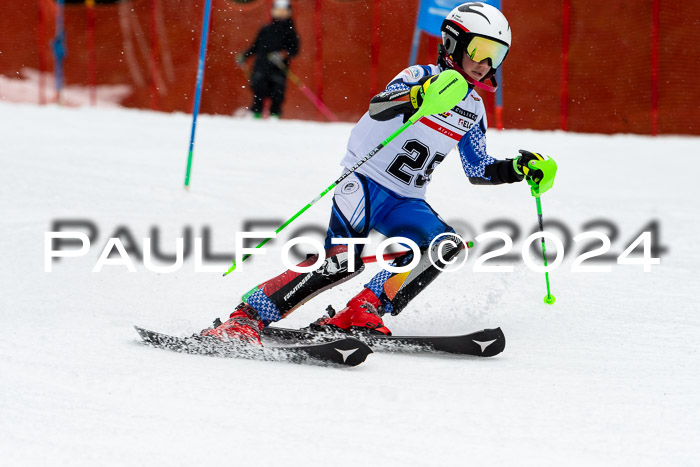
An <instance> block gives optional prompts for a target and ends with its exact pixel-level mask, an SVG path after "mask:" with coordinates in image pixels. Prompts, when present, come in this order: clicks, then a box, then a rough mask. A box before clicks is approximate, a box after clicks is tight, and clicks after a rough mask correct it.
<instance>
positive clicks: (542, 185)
mask: <svg viewBox="0 0 700 467" xmlns="http://www.w3.org/2000/svg"><path fill="white" fill-rule="evenodd" d="M530 165H531V166H532V167H531V169H530V170H532V168H535V169H540V168H544V169H545V170H543V173H544V177H543V179H542V180H541V181H540V182H539V183H537V182H535V181H533V180H528V181H527V183H528V184H529V185H530V193H531V194H532V196H533V197H534V198H535V202H536V203H537V220H538V222H539V225H540V233H542V234H544V221H543V220H542V202H541V201H540V195H541V194H542V193H544V192H545V191H547V190H549V189H550V188H552V184H553V183H554V176H555V175H556V173H557V164H556V162H554V159H552V158H548V159H547V160H541V161H531V162H530ZM540 238H541V239H542V260H543V261H544V267H545V268H546V267H547V255H546V251H547V249H546V247H545V244H544V235H542V236H541V237H540ZM544 279H545V282H546V283H547V295H545V297H544V302H545V303H546V304H547V305H554V301H555V300H556V299H555V298H554V295H552V292H551V290H550V287H549V271H545V272H544Z"/></svg>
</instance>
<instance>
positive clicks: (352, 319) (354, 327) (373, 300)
mask: <svg viewBox="0 0 700 467" xmlns="http://www.w3.org/2000/svg"><path fill="white" fill-rule="evenodd" d="M381 305H382V304H381V302H380V301H379V298H378V297H377V296H376V295H375V294H374V292H372V291H371V290H369V289H367V288H364V289H362V292H360V293H359V294H357V295H355V296H354V297H353V298H351V299H350V301H349V302H348V304H347V305H346V306H345V308H343V309H342V310H340V311H339V312H337V313H335V314H333V316H330V317H325V318H322V319H321V320H319V321H317V322H316V323H314V324H315V325H316V326H320V327H321V328H323V327H326V326H329V327H335V328H338V329H341V330H343V331H360V332H369V333H370V334H384V335H386V336H390V335H391V331H389V328H387V327H386V326H384V321H382V318H381V316H380V315H379V312H378V311H377V310H379V309H380V308H381ZM329 314H330V313H329ZM312 327H314V326H312Z"/></svg>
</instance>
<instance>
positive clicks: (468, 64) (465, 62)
mask: <svg viewBox="0 0 700 467" xmlns="http://www.w3.org/2000/svg"><path fill="white" fill-rule="evenodd" d="M463 57H464V58H462V69H463V70H464V71H465V72H466V73H467V74H468V75H469V77H470V78H472V79H474V80H476V81H481V80H482V79H484V76H486V73H488V72H489V71H491V64H490V63H489V59H488V58H485V59H483V60H482V61H480V62H475V61H474V60H472V59H471V58H469V55H467V54H463Z"/></svg>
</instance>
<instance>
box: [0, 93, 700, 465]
mask: <svg viewBox="0 0 700 467" xmlns="http://www.w3.org/2000/svg"><path fill="white" fill-rule="evenodd" d="M0 119H1V120H2V122H3V124H2V130H0V131H1V135H2V145H1V146H0V162H1V163H2V174H3V181H2V184H0V208H1V211H0V214H1V215H0V219H1V222H2V223H1V227H0V228H1V230H0V238H2V241H1V242H0V258H1V262H0V264H1V265H2V266H1V268H0V274H1V276H0V284H1V286H0V287H1V288H0V300H1V302H0V414H1V415H0V459H2V464H3V465H8V466H9V465H12V466H15V465H23V466H24V465H32V466H33V465H77V466H81V465H86V466H87V465H204V464H206V465H251V466H252V465H255V466H259V465H264V466H267V465H270V466H272V465H275V466H278V465H285V466H312V465H339V466H357V465H370V463H371V464H376V465H385V466H394V465H395V466H407V465H412V466H413V465H416V466H418V465H421V466H422V465H467V464H468V465H483V464H487V465H533V466H534V465H537V466H540V465H586V466H589V465H637V466H652V465H674V466H682V465H698V463H700V454H698V450H697V439H698V435H699V434H700V421H699V420H700V417H699V416H698V415H699V413H698V407H699V406H700V394H699V391H700V390H699V389H698V387H700V376H699V374H698V368H699V364H700V361H699V360H700V359H699V358H698V345H697V342H698V338H699V337H700V318H699V317H698V316H699V314H698V307H697V298H696V295H697V293H698V291H699V286H698V284H699V282H698V260H699V259H700V253H699V250H698V248H697V242H696V233H697V232H698V230H699V228H700V220H699V219H698V215H697V207H695V206H694V202H695V200H696V199H698V195H700V190H699V189H698V184H697V181H696V178H697V175H696V169H695V168H696V166H697V154H698V152H699V151H700V140H699V139H697V138H690V137H668V136H665V137H658V138H649V137H641V136H629V135H618V136H601V135H579V134H565V133H561V132H534V131H503V132H496V131H491V132H489V136H488V138H489V152H490V153H492V154H493V155H496V156H499V157H512V156H513V155H515V154H517V150H518V149H520V148H528V149H532V150H539V151H541V152H544V153H546V154H550V155H552V156H554V157H555V158H556V160H557V162H558V164H559V174H558V177H557V181H556V183H555V186H554V189H553V190H552V191H551V192H549V193H547V194H546V195H545V196H544V197H543V198H542V203H543V209H544V216H545V219H556V220H558V221H560V222H561V223H563V224H564V225H565V226H567V227H568V228H569V229H570V230H571V233H572V235H576V234H578V233H581V232H583V231H585V230H591V229H590V228H585V224H586V223H588V222H591V221H594V220H600V219H603V220H607V221H609V222H612V223H613V224H614V227H617V229H618V230H619V235H618V236H617V238H616V239H614V241H613V243H612V249H611V252H614V253H615V255H617V254H619V253H620V252H622V250H624V248H625V247H626V246H627V245H629V243H630V242H631V240H633V239H634V238H635V237H636V236H637V234H638V233H639V231H640V229H641V228H642V227H644V226H645V225H646V224H648V223H649V222H650V221H652V220H657V221H658V225H659V230H660V233H661V241H660V242H661V244H663V246H665V247H666V248H668V251H667V252H665V253H664V254H662V255H660V256H661V265H659V266H653V267H652V271H651V272H649V273H644V272H643V271H642V267H641V266H630V265H617V264H615V263H614V262H612V263H605V264H607V265H611V266H612V272H609V273H572V272H571V265H572V261H573V258H574V257H575V256H576V255H577V254H578V252H579V250H580V246H579V245H575V246H574V247H573V250H572V254H571V255H570V256H567V259H566V261H565V262H564V263H563V264H562V265H561V266H560V267H559V268H558V269H557V270H556V271H554V272H552V274H551V275H550V277H551V283H552V291H553V293H554V294H555V295H556V297H557V302H556V304H555V305H554V306H547V305H544V304H543V303H542V298H543V296H544V294H545V284H544V277H543V274H541V273H536V272H533V271H531V270H530V269H528V268H527V267H525V266H524V265H523V263H522V262H516V263H511V264H514V272H512V273H474V272H472V268H473V266H474V259H475V257H477V256H478V254H479V253H478V249H476V250H475V251H473V252H470V259H469V261H468V262H467V265H466V266H465V268H464V269H462V270H461V271H459V272H454V273H449V274H447V273H446V274H443V275H442V276H441V277H440V278H439V279H438V281H436V282H435V283H434V284H433V285H431V287H430V288H429V289H428V290H427V291H426V292H425V293H424V294H422V295H421V296H419V297H418V298H416V299H415V300H414V301H413V302H412V304H411V305H410V307H409V308H408V309H407V310H405V311H404V313H402V314H401V315H400V316H397V317H387V318H386V323H387V325H388V326H389V327H390V328H391V329H392V330H393V331H394V333H396V334H405V333H415V334H421V333H422V334H427V333H437V332H440V333H459V332H467V331H474V330H477V329H482V328H486V327H495V326H501V327H502V328H503V330H504V332H505V334H506V337H507V346H506V350H505V352H504V353H503V354H501V355H500V356H498V357H496V358H492V359H477V358H458V357H454V356H445V355H439V356H427V355H405V354H404V355H401V354H380V353H376V354H373V355H370V357H369V358H368V360H367V362H366V363H365V364H364V365H362V366H360V367H357V368H354V369H337V368H323V367H314V366H298V365H292V364H284V363H264V362H255V361H245V360H234V359H217V358H208V357H200V356H190V355H180V354H177V353H172V352H165V351H161V350H157V349H151V348H148V347H144V346H142V345H141V344H140V343H139V342H138V339H137V335H136V333H135V332H134V330H133V328H132V326H133V325H134V324H138V325H141V326H144V327H150V328H153V329H156V330H160V331H163V332H170V333H175V334H178V335H187V334H190V333H192V332H194V331H199V330H200V329H202V328H204V327H206V326H208V325H209V324H210V322H211V320H212V319H213V318H215V317H217V316H221V317H224V316H226V315H227V314H228V313H229V312H230V310H231V309H232V308H233V306H235V305H236V304H237V303H238V298H239V297H240V295H241V294H242V293H244V292H245V291H247V290H248V289H249V288H250V287H252V286H253V285H255V284H257V283H259V282H261V281H263V280H265V279H267V278H269V277H270V276H272V275H274V274H276V273H279V272H281V270H282V269H283V268H282V267H281V266H280V260H279V249H280V244H281V242H277V243H275V244H273V245H272V246H271V247H270V248H269V249H268V254H267V255H266V256H265V257H261V258H255V260H254V261H251V262H249V263H248V262H246V263H245V264H244V265H243V266H241V267H240V270H237V271H236V272H235V273H233V274H231V275H230V276H228V277H226V278H222V277H221V276H220V274H218V273H196V272H195V267H194V260H193V258H192V257H191V256H190V257H189V258H188V259H187V260H186V261H185V264H184V266H183V267H182V268H181V269H179V270H178V271H176V272H173V273H154V272H151V271H149V270H147V269H146V267H145V266H144V264H143V263H142V262H141V261H138V260H134V264H135V268H136V272H133V273H130V272H128V271H127V268H125V267H123V266H109V265H107V266H105V267H104V268H103V270H102V271H101V272H100V273H93V272H91V271H92V269H93V266H94V265H95V263H96V262H97V261H98V258H99V255H100V253H101V251H102V249H103V248H104V246H105V244H106V243H107V239H108V238H109V237H110V236H112V234H113V233H114V232H115V231H116V230H118V229H119V228H120V227H122V228H125V229H127V230H128V233H130V234H131V236H132V237H133V239H134V241H135V242H136V245H137V247H138V248H139V249H142V245H141V241H142V239H143V238H145V237H150V236H152V232H151V229H152V228H153V227H155V228H156V229H157V233H159V235H160V242H161V243H160V249H161V250H164V251H165V252H169V253H172V252H174V250H175V239H176V238H177V237H182V236H183V232H184V230H185V229H186V228H187V227H189V228H191V229H192V232H193V235H194V236H197V237H201V236H202V231H203V229H204V228H205V227H209V228H210V229H211V234H212V249H213V251H215V252H217V253H220V254H223V253H226V252H231V251H232V250H233V239H234V235H235V233H236V232H238V231H241V230H242V227H243V222H244V221H245V220H250V219H273V220H275V219H276V220H284V219H286V218H288V217H289V216H291V215H292V214H293V213H294V212H296V211H297V210H298V209H300V208H301V207H302V206H303V205H304V204H306V203H307V202H308V201H309V200H311V199H312V198H313V197H314V196H316V195H317V194H318V193H319V192H320V191H322V190H323V189H324V188H325V187H327V186H328V185H329V184H330V183H331V182H332V181H333V180H334V179H335V178H336V177H337V176H338V174H339V173H340V167H339V166H338V161H339V160H340V158H341V156H342V154H343V151H344V146H345V141H346V138H347V136H348V134H349V131H350V129H351V125H348V124H320V123H307V122H295V121H281V122H267V121H251V120H245V119H233V118H225V117H211V116H202V117H201V118H200V120H199V125H198V133H197V142H196V148H195V157H194V168H193V174H192V187H191V191H190V192H186V191H185V190H183V188H182V181H183V176H184V169H185V162H186V156H187V144H188V138H189V129H190V117H189V116H187V115H182V114H179V115H178V114H175V115H172V114H159V113H150V112H142V111H134V110H121V109H100V108H97V109H95V108H82V109H67V108H58V107H51V106H50V107H42V108H40V107H35V106H29V105H18V104H8V103H3V104H0ZM442 165H443V167H440V168H439V169H438V170H437V171H436V173H435V174H434V181H433V183H432V185H431V188H430V190H429V193H428V199H429V201H430V202H431V205H432V206H433V207H434V208H435V209H436V210H437V211H438V212H440V213H441V214H442V215H443V217H444V218H445V219H447V220H448V221H450V222H453V223H454V224H455V226H456V227H457V228H458V230H460V227H459V226H462V227H463V228H464V229H466V230H467V231H468V232H467V234H469V235H478V234H479V233H482V232H484V231H486V230H490V229H489V228H488V225H487V224H488V223H489V222H491V221H495V220H499V219H501V220H502V219H509V220H511V221H513V222H514V223H515V224H516V225H517V226H520V230H521V232H520V233H521V235H520V237H519V239H516V240H517V241H516V245H515V250H514V251H515V252H519V251H520V250H519V248H520V245H521V244H522V240H523V238H524V237H525V234H526V233H529V232H530V231H531V230H532V229H533V228H534V226H535V225H536V211H535V203H534V201H533V199H532V198H531V197H530V195H529V191H528V189H527V187H526V186H524V184H520V185H513V186H501V187H482V186H472V185H470V184H469V183H468V182H467V181H466V179H465V177H464V175H463V173H462V170H461V168H460V166H459V161H458V157H457V155H456V154H451V155H450V157H448V158H447V160H446V161H445V162H444V163H443V164H442ZM330 201H331V200H330V196H328V197H326V198H324V199H323V200H322V201H320V202H319V203H318V204H317V205H315V206H314V207H313V208H312V209H310V210H309V211H308V212H307V213H305V214H304V215H303V217H302V218H300V219H298V220H297V221H295V223H294V224H292V226H290V227H289V229H290V231H293V230H294V229H295V228H296V227H295V226H296V225H297V224H298V225H318V226H324V225H325V223H326V221H327V218H328V212H329V206H330ZM57 219H63V220H65V219H88V220H90V221H91V222H93V223H94V224H95V225H96V226H97V227H98V229H99V233H98V238H97V239H96V240H95V241H94V242H93V244H92V246H91V249H90V251H89V253H88V254H87V255H86V256H83V257H79V258H68V259H62V260H60V261H54V263H53V272H50V273H48V272H44V235H45V232H47V231H50V230H51V228H52V222H54V221H55V220H57ZM465 223H468V224H469V226H471V229H472V231H471V232H469V229H468V228H467V227H466V226H465ZM458 224H459V225H458ZM501 228H503V227H502V226H501ZM271 230H274V226H272V228H271ZM122 232H124V230H122ZM553 232H554V233H558V231H557V230H556V229H554V230H553ZM467 234H465V235H467ZM159 264H160V263H159ZM209 264H212V263H209ZM217 264H218V265H219V266H223V265H225V264H226V263H221V262H220V263H217ZM488 264H501V263H498V262H497V261H494V262H490V263H488ZM502 264H507V263H502ZM584 264H592V263H584ZM161 265H162V264H161ZM376 271H377V266H376V265H373V266H371V267H369V268H368V271H366V272H365V273H364V274H362V275H361V277H359V278H355V279H353V280H352V281H350V282H348V283H345V284H343V285H341V286H339V287H337V288H336V289H333V290H331V291H329V292H327V293H325V294H324V295H322V296H320V297H319V298H316V299H314V300H313V301H311V302H310V303H308V304H307V305H305V306H304V307H303V308H301V309H300V310H298V311H296V312H295V313H294V314H293V315H292V316H291V317H290V318H289V319H287V320H286V323H284V324H287V325H293V326H301V325H305V324H306V323H308V322H309V321H311V320H313V319H315V318H316V317H318V315H320V313H321V312H322V310H323V309H324V308H325V306H326V305H327V304H328V303H333V304H334V305H335V306H336V307H338V306H342V305H343V304H344V302H345V301H346V300H347V299H348V298H349V297H350V296H352V295H353V294H354V293H355V292H356V291H357V290H359V288H360V287H361V286H362V284H363V283H364V281H366V280H367V279H368V278H369V277H371V275H372V274H374V273H375V272H376ZM693 440H695V441H693Z"/></svg>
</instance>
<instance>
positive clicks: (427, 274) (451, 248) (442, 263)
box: [380, 234, 462, 315]
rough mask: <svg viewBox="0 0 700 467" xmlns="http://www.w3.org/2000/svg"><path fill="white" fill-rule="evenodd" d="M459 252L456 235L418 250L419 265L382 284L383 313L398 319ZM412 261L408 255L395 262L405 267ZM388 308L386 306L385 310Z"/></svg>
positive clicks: (409, 253) (389, 278)
mask: <svg viewBox="0 0 700 467" xmlns="http://www.w3.org/2000/svg"><path fill="white" fill-rule="evenodd" d="M461 251H462V240H461V239H460V238H459V237H458V236H457V235H450V234H448V235H445V236H443V237H442V238H441V239H440V240H439V241H437V242H435V243H434V244H433V245H432V246H431V247H429V248H425V249H421V257H420V260H419V261H418V264H417V265H416V266H415V267H414V268H413V269H411V270H410V271H407V272H402V273H394V274H391V275H390V276H389V277H388V278H387V279H386V281H385V282H384V284H383V287H382V293H381V296H380V299H381V300H382V301H383V302H385V303H386V302H387V301H388V302H389V303H387V304H386V305H385V308H386V311H388V312H390V313H391V314H392V315H397V314H399V313H401V311H402V310H403V309H404V308H405V307H406V305H407V304H408V302H410V301H411V300H413V298H414V297H415V296H416V295H418V294H419V293H420V292H422V291H423V289H425V288H426V287H427V286H428V285H430V283H431V282H433V280H435V278H436V277H437V276H438V275H439V274H440V273H441V272H442V270H443V269H444V268H445V267H446V266H447V264H448V263H449V262H450V261H451V260H453V259H454V258H455V257H457V255H459V253H460V252H461ZM412 260H413V252H412V251H410V252H408V253H406V254H405V255H403V256H401V257H399V258H397V259H396V260H395V261H394V265H395V266H405V265H407V264H409V263H410V262H411V261H412ZM387 305H388V306H387Z"/></svg>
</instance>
